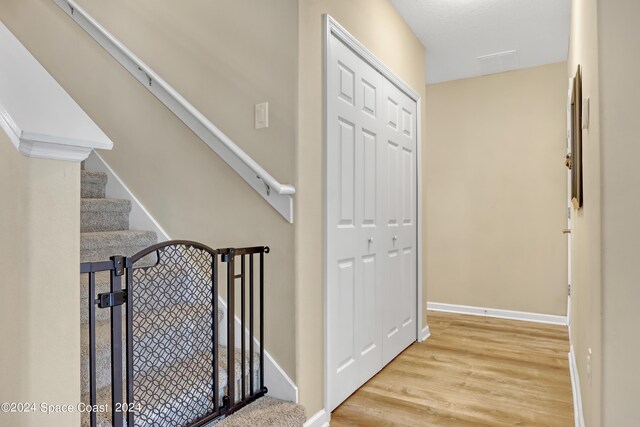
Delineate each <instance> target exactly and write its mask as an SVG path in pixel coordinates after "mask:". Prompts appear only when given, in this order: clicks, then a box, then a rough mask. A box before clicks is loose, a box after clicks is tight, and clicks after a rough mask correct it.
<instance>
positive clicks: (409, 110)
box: [381, 79, 417, 364]
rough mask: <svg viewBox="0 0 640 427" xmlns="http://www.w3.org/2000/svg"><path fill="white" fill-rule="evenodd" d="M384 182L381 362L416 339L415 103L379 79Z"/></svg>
mask: <svg viewBox="0 0 640 427" xmlns="http://www.w3.org/2000/svg"><path fill="white" fill-rule="evenodd" d="M382 113H383V118H384V120H383V122H384V129H383V132H382V136H383V137H384V143H383V145H384V154H383V159H384V161H383V167H382V168H381V173H382V176H381V179H382V180H383V181H384V183H385V199H386V203H385V209H384V210H383V224H384V225H383V229H384V231H383V233H382V236H383V241H382V243H383V247H382V248H381V249H382V252H383V254H384V259H385V263H384V264H385V269H386V277H385V278H384V282H383V287H384V289H383V295H384V301H385V303H386V304H387V306H385V308H384V310H382V313H383V316H384V319H383V353H384V355H383V360H384V364H386V363H388V362H389V361H391V360H392V359H393V358H394V357H396V356H397V355H398V354H400V352H402V351H403V350H404V349H405V348H406V347H407V346H409V345H410V344H411V343H412V342H414V341H415V339H416V326H415V322H416V304H417V287H416V282H417V270H416V268H417V266H416V256H417V255H416V245H417V234H416V232H417V227H416V208H417V206H416V203H417V188H416V185H417V171H416V167H417V166H416V165H417V159H416V141H417V135H416V132H417V123H416V120H417V118H416V113H417V108H416V103H415V101H413V100H412V99H411V98H409V97H408V96H407V95H406V94H404V93H403V92H401V91H400V90H399V89H398V88H397V87H396V86H395V85H393V84H392V83H391V82H389V81H388V80H387V79H384V81H383V105H382Z"/></svg>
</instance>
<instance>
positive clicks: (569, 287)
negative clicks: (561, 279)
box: [568, 283, 571, 296]
mask: <svg viewBox="0 0 640 427" xmlns="http://www.w3.org/2000/svg"><path fill="white" fill-rule="evenodd" d="M568 291H569V296H571V283H569V286H568Z"/></svg>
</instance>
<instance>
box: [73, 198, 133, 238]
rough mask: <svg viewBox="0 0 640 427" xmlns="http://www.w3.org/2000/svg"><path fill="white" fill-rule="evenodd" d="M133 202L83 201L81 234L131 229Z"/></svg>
mask: <svg viewBox="0 0 640 427" xmlns="http://www.w3.org/2000/svg"><path fill="white" fill-rule="evenodd" d="M129 212H131V201H130V200H123V199H81V200H80V232H81V233H92V232H97V231H121V230H128V229H129Z"/></svg>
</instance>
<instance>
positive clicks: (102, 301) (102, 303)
mask: <svg viewBox="0 0 640 427" xmlns="http://www.w3.org/2000/svg"><path fill="white" fill-rule="evenodd" d="M126 299H127V291H118V292H109V293H106V294H98V299H97V300H96V304H98V307H100V308H109V307H117V306H119V305H122V304H124V303H125V301H126Z"/></svg>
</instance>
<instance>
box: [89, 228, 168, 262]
mask: <svg viewBox="0 0 640 427" xmlns="http://www.w3.org/2000/svg"><path fill="white" fill-rule="evenodd" d="M156 241H157V236H156V233H154V232H153V231H137V230H121V231H100V232H91V233H80V261H81V262H95V261H106V260H108V259H109V257H111V256H112V255H123V256H131V255H134V254H136V253H138V252H139V251H141V250H142V249H145V248H147V247H149V246H151V245H153V244H155V243H156Z"/></svg>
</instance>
